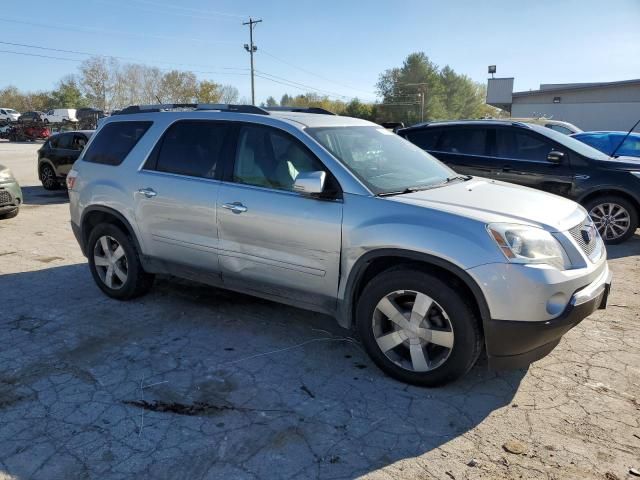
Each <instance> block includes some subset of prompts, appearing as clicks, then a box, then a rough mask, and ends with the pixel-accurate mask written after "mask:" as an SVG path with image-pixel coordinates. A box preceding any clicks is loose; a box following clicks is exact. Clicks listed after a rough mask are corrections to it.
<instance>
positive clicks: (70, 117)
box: [43, 108, 78, 123]
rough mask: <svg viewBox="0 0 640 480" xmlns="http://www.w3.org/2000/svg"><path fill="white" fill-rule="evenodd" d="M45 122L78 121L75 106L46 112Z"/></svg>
mask: <svg viewBox="0 0 640 480" xmlns="http://www.w3.org/2000/svg"><path fill="white" fill-rule="evenodd" d="M43 120H44V123H65V122H77V121H78V119H77V118H76V109H75V108H56V109H53V110H49V111H48V112H46V113H45V114H44V118H43Z"/></svg>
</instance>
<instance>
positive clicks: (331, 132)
mask: <svg viewBox="0 0 640 480" xmlns="http://www.w3.org/2000/svg"><path fill="white" fill-rule="evenodd" d="M306 132H307V133H308V134H309V135H311V136H312V137H313V138H314V139H316V140H317V141H318V142H319V143H320V144H321V145H322V146H323V147H325V148H326V149H327V150H329V151H330V152H331V153H332V154H333V155H334V156H335V157H336V158H337V159H338V160H340V161H341V162H342V163H343V164H344V165H346V167H347V168H348V169H349V170H351V172H353V173H354V174H355V175H356V176H357V177H358V178H359V179H360V180H361V181H362V182H363V183H364V184H365V185H366V186H367V187H368V188H369V189H370V190H371V191H372V192H373V193H375V194H381V193H392V192H399V191H403V190H406V189H408V188H411V189H413V188H415V189H421V188H429V187H432V186H434V185H440V184H442V183H444V182H446V181H447V178H450V177H454V176H455V175H456V174H455V172H454V171H453V170H451V169H450V168H449V167H446V166H445V165H444V164H442V163H440V162H439V161H438V160H436V159H435V158H434V157H432V156H431V155H429V154H428V153H426V152H425V151H423V150H421V149H420V148H418V147H416V146H415V145H414V144H412V143H410V142H408V141H406V140H405V139H403V138H401V137H399V136H398V135H396V134H395V133H392V132H389V131H388V130H385V129H384V128H382V127H374V126H361V127H319V128H308V129H307V130H306Z"/></svg>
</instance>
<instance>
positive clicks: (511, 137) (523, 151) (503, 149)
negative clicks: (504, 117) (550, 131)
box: [496, 128, 553, 161]
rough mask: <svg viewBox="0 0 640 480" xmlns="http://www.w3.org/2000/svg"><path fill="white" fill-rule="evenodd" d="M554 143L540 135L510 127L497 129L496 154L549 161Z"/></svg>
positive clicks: (505, 156)
mask: <svg viewBox="0 0 640 480" xmlns="http://www.w3.org/2000/svg"><path fill="white" fill-rule="evenodd" d="M551 150H553V145H552V144H551V143H547V142H545V141H544V140H542V139H541V138H539V137H536V136H534V135H530V134H529V133H526V132H521V131H518V130H514V129H509V128H499V129H497V130H496V156H498V157H504V158H513V159H518V160H537V161H547V155H548V154H549V152H550V151H551Z"/></svg>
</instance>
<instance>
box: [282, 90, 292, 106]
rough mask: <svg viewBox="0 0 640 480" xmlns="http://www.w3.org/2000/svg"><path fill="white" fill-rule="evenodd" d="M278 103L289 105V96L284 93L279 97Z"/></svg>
mask: <svg viewBox="0 0 640 480" xmlns="http://www.w3.org/2000/svg"><path fill="white" fill-rule="evenodd" d="M280 105H282V106H283V107H289V106H291V97H290V96H289V95H287V94H286V93H285V94H284V95H282V98H281V99H280Z"/></svg>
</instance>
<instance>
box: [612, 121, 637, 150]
mask: <svg viewBox="0 0 640 480" xmlns="http://www.w3.org/2000/svg"><path fill="white" fill-rule="evenodd" d="M639 123H640V120H638V121H637V122H636V123H635V125H634V126H633V127H631V130H629V131H628V132H627V134H626V135H625V136H624V138H623V139H622V140H620V143H619V144H618V146H617V147H616V149H615V150H614V151H613V153H611V155H610V157H611V158H615V157H616V153H618V150H620V147H622V144H623V143H624V142H625V140H626V139H627V138H629V135H631V132H633V131H634V130H635V129H636V127H637V126H638V124H639Z"/></svg>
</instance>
